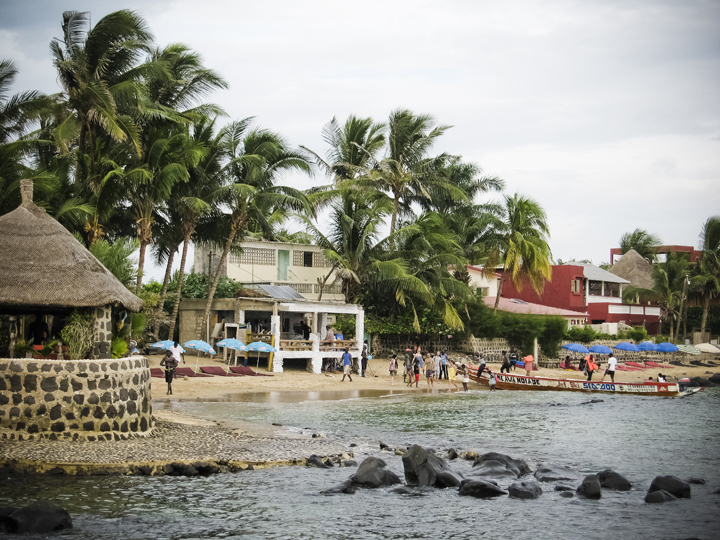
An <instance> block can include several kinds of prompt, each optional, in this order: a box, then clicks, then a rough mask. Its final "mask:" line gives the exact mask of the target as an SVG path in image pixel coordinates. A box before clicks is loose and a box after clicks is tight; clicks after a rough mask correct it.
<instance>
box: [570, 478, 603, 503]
mask: <svg viewBox="0 0 720 540" xmlns="http://www.w3.org/2000/svg"><path fill="white" fill-rule="evenodd" d="M576 493H577V494H578V495H580V496H582V497H585V498H586V499H599V498H600V497H602V488H601V487H600V480H599V479H598V477H597V475H596V474H591V475H589V476H586V477H585V479H584V480H583V481H582V484H580V487H579V488H577V492H576Z"/></svg>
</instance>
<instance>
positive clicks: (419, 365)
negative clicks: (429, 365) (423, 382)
mask: <svg viewBox="0 0 720 540" xmlns="http://www.w3.org/2000/svg"><path fill="white" fill-rule="evenodd" d="M424 365H425V362H423V359H422V354H420V347H418V353H417V354H416V355H415V359H414V360H413V378H414V379H415V381H414V382H415V388H418V387H419V386H420V372H421V371H422V369H423V367H424ZM412 383H413V380H412V379H410V384H409V385H408V386H412Z"/></svg>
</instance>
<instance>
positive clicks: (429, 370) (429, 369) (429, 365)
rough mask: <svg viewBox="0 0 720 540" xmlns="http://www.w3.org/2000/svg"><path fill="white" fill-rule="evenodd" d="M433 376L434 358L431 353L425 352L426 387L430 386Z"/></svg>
mask: <svg viewBox="0 0 720 540" xmlns="http://www.w3.org/2000/svg"><path fill="white" fill-rule="evenodd" d="M434 378H435V359H434V358H433V356H432V353H427V360H426V362H425V381H426V382H427V385H428V388H432V386H433V379H434Z"/></svg>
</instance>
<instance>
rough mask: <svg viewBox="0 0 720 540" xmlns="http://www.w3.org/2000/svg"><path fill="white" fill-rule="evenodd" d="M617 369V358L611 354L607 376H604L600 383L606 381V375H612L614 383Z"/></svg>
mask: <svg viewBox="0 0 720 540" xmlns="http://www.w3.org/2000/svg"><path fill="white" fill-rule="evenodd" d="M616 367H617V358H615V357H614V356H613V354H612V353H610V358H608V364H607V369H606V370H605V374H604V375H603V378H602V379H600V382H603V381H604V380H605V375H610V381H612V382H613V383H614V382H615V368H616Z"/></svg>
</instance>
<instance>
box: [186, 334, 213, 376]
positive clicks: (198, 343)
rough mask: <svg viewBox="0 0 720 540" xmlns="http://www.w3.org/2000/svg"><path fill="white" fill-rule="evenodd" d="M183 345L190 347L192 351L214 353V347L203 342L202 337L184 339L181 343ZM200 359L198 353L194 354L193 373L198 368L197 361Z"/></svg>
mask: <svg viewBox="0 0 720 540" xmlns="http://www.w3.org/2000/svg"><path fill="white" fill-rule="evenodd" d="M183 347H187V348H188V349H192V350H194V351H199V352H204V353H208V354H216V353H215V349H213V348H212V347H211V346H210V344H209V343H205V342H204V341H203V340H202V339H192V340H190V341H186V342H185V343H183ZM199 361H200V355H199V354H196V355H195V373H197V368H198V362H199Z"/></svg>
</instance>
